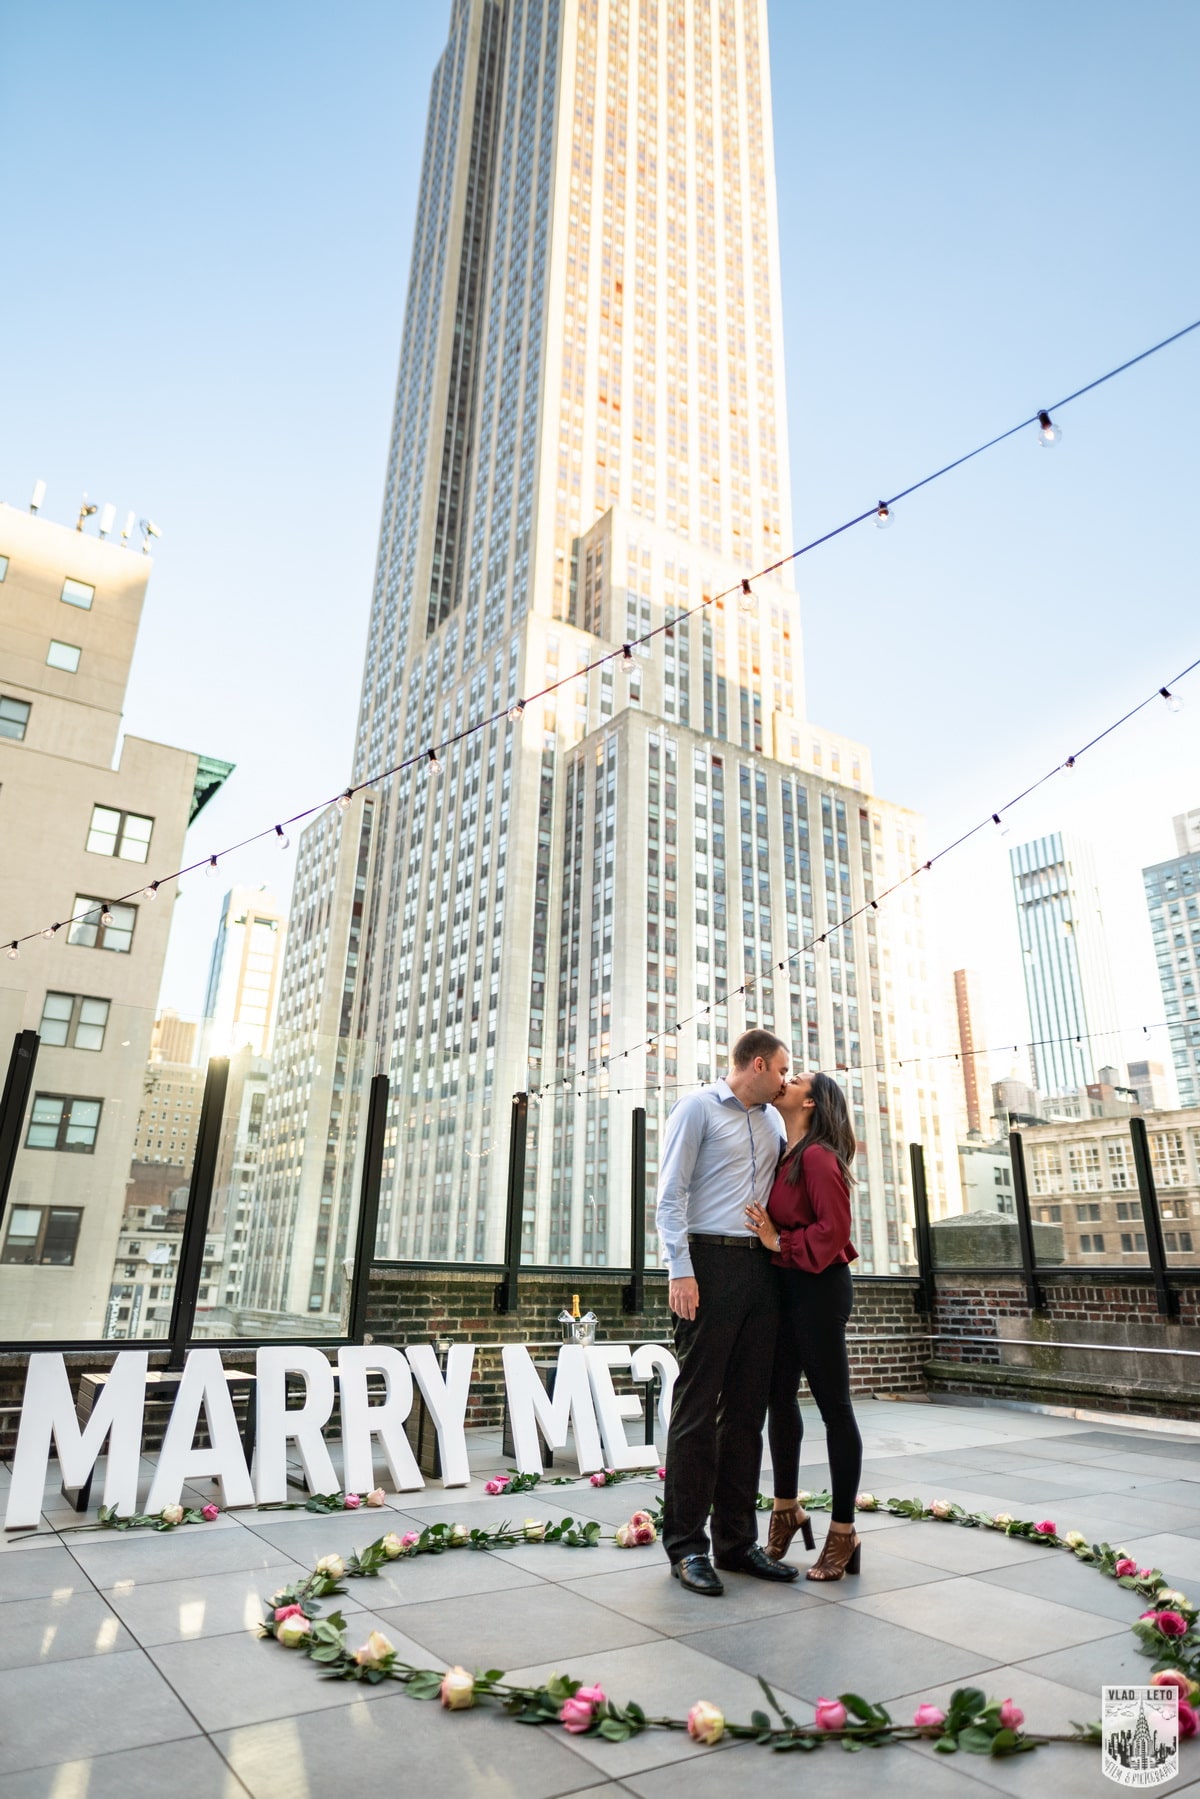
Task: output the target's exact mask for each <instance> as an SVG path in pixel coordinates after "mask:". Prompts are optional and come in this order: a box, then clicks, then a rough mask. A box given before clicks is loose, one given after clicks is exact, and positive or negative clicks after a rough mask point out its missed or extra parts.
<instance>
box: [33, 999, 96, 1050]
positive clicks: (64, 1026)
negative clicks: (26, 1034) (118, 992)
mask: <svg viewBox="0 0 1200 1799" xmlns="http://www.w3.org/2000/svg"><path fill="white" fill-rule="evenodd" d="M109 1004H110V1002H109V1001H108V1000H106V999H89V998H87V997H86V995H84V994H82V993H48V994H47V995H46V1003H45V1005H44V1006H43V1007H42V1022H41V1024H40V1025H39V1026H38V1034H39V1035H40V1037H41V1039H42V1042H43V1043H47V1044H52V1045H53V1046H54V1048H56V1049H103V1048H104V1031H105V1027H106V1026H107V1024H108V1008H109Z"/></svg>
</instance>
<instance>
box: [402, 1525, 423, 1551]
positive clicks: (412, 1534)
mask: <svg viewBox="0 0 1200 1799" xmlns="http://www.w3.org/2000/svg"><path fill="white" fill-rule="evenodd" d="M420 1541H421V1533H420V1531H419V1530H406V1531H405V1533H404V1535H403V1536H402V1537H401V1539H400V1547H401V1549H411V1548H412V1546H413V1544H414V1543H419V1542H420Z"/></svg>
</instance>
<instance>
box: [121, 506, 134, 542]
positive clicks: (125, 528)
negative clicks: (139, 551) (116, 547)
mask: <svg viewBox="0 0 1200 1799" xmlns="http://www.w3.org/2000/svg"><path fill="white" fill-rule="evenodd" d="M132 530H133V514H132V512H127V513H126V514H125V523H124V524H123V525H122V526H121V548H122V549H123V550H127V549H128V548H129V534H130V532H131V531H132Z"/></svg>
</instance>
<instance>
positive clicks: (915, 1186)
mask: <svg viewBox="0 0 1200 1799" xmlns="http://www.w3.org/2000/svg"><path fill="white" fill-rule="evenodd" d="M908 1161H909V1166H910V1168H911V1169H912V1190H913V1235H914V1236H915V1238H916V1248H917V1273H918V1275H919V1277H920V1284H919V1286H918V1288H917V1291H916V1293H915V1295H914V1299H915V1303H916V1308H917V1311H918V1312H927V1313H929V1314H930V1315H932V1313H933V1304H934V1296H935V1286H934V1273H933V1238H932V1237H931V1236H930V1234H929V1189H928V1188H927V1187H926V1185H925V1150H924V1148H923V1147H922V1145H921V1144H920V1143H910V1144H909V1146H908Z"/></svg>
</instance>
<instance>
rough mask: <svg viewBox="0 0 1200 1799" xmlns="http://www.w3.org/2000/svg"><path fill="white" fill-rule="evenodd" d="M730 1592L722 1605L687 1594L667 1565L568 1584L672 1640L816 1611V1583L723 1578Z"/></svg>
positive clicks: (567, 1589) (568, 1587)
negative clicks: (717, 1613) (718, 1626)
mask: <svg viewBox="0 0 1200 1799" xmlns="http://www.w3.org/2000/svg"><path fill="white" fill-rule="evenodd" d="M721 1578H722V1580H723V1581H724V1582H725V1592H724V1595H723V1597H722V1598H720V1599H719V1600H712V1599H705V1598H703V1597H701V1596H700V1595H699V1594H696V1593H688V1592H685V1591H684V1589H683V1588H682V1587H681V1586H680V1584H679V1582H678V1581H677V1580H672V1579H671V1575H670V1571H669V1568H668V1565H667V1563H666V1561H665V1560H660V1561H659V1563H658V1564H657V1566H656V1567H654V1568H653V1569H647V1570H644V1571H641V1572H637V1571H631V1572H629V1573H618V1574H599V1575H593V1576H591V1577H590V1578H588V1579H586V1580H575V1581H570V1582H568V1583H567V1584H566V1585H565V1587H564V1589H563V1590H564V1591H565V1592H570V1593H578V1594H579V1595H580V1597H581V1598H583V1599H590V1600H592V1601H593V1602H594V1603H595V1604H596V1605H604V1606H607V1607H608V1608H609V1610H610V1611H614V1612H620V1613H621V1614H622V1616H623V1617H626V1618H635V1619H637V1621H638V1622H639V1623H640V1624H645V1625H648V1626H649V1627H650V1629H652V1630H659V1631H662V1632H663V1633H664V1635H666V1636H671V1637H679V1636H687V1635H689V1634H690V1633H691V1632H692V1631H695V1630H703V1629H705V1628H707V1627H710V1626H711V1625H712V1624H713V1623H715V1622H717V1619H715V1618H714V1616H713V1613H714V1612H715V1611H717V1610H718V1608H719V1611H720V1620H721V1621H722V1622H725V1623H729V1624H734V1623H739V1622H741V1621H742V1620H744V1619H749V1618H765V1617H769V1616H770V1615H771V1614H773V1613H775V1612H787V1611H794V1610H795V1609H796V1608H797V1606H799V1607H804V1606H806V1605H816V1604H817V1603H818V1602H817V1599H816V1596H815V1591H814V1588H815V1585H816V1583H815V1582H810V1581H803V1582H801V1581H793V1582H792V1584H791V1585H790V1586H782V1585H779V1584H776V1583H775V1582H772V1581H765V1580H754V1579H752V1578H751V1577H749V1576H747V1575H744V1574H743V1575H738V1574H723V1575H722V1576H721Z"/></svg>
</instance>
